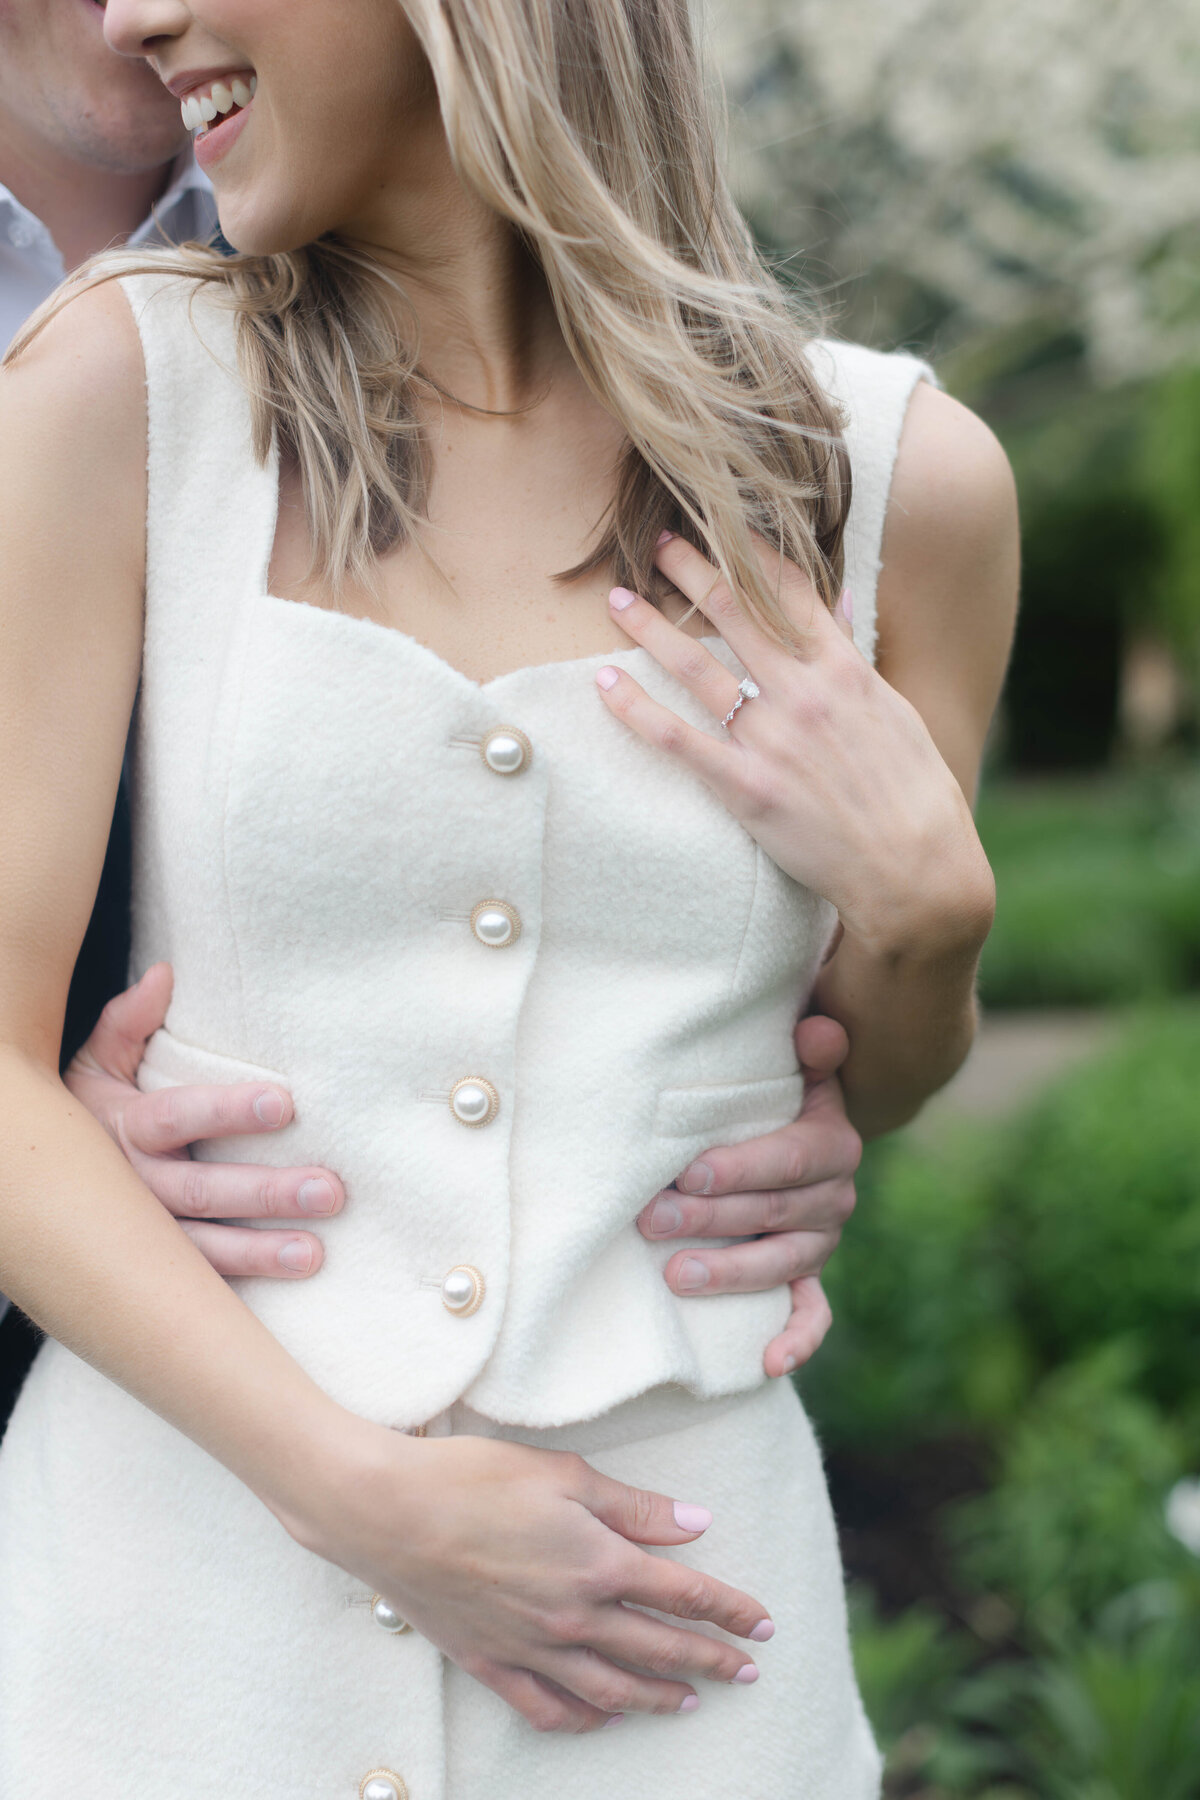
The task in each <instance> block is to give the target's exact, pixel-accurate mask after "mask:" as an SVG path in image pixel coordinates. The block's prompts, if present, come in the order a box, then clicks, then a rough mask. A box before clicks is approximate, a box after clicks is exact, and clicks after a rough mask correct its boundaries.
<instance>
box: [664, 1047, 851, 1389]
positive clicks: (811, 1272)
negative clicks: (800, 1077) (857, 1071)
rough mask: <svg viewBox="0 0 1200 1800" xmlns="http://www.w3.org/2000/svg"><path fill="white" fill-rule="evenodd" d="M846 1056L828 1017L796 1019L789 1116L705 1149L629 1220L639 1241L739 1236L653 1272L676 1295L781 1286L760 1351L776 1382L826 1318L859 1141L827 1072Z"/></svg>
mask: <svg viewBox="0 0 1200 1800" xmlns="http://www.w3.org/2000/svg"><path fill="white" fill-rule="evenodd" d="M849 1049H850V1043H849V1039H848V1038H847V1036H846V1033H845V1032H844V1031H843V1029H842V1027H841V1026H840V1025H839V1024H838V1023H837V1022H836V1020H834V1019H825V1018H818V1017H813V1018H809V1019H801V1021H800V1023H799V1024H798V1025H797V1027H796V1055H797V1057H798V1058H799V1061H800V1067H801V1069H802V1070H803V1071H804V1083H805V1089H804V1106H803V1108H802V1109H801V1113H800V1117H799V1118H798V1119H797V1120H796V1121H795V1123H794V1124H792V1125H785V1126H784V1127H783V1129H782V1130H781V1131H773V1132H772V1133H771V1134H770V1136H769V1137H761V1138H754V1139H752V1140H751V1142H750V1143H748V1144H738V1145H737V1146H736V1147H732V1148H728V1147H727V1148H725V1149H715V1150H706V1151H705V1152H704V1154H703V1156H701V1157H699V1158H697V1160H696V1161H695V1162H694V1163H692V1164H691V1165H690V1166H689V1167H688V1168H687V1169H685V1170H684V1172H683V1173H682V1175H680V1176H679V1178H678V1180H677V1181H676V1183H675V1186H674V1187H673V1188H667V1189H665V1190H664V1191H663V1192H662V1193H661V1194H656V1195H655V1197H654V1199H653V1200H652V1201H651V1202H650V1204H649V1206H647V1207H645V1208H644V1209H643V1211H642V1213H641V1214H640V1216H639V1218H638V1229H639V1230H640V1231H641V1233H642V1235H643V1237H648V1238H653V1239H654V1240H655V1241H656V1242H661V1241H662V1240H663V1239H666V1238H673V1237H693V1238H694V1237H748V1236H751V1235H752V1234H755V1233H761V1234H762V1235H760V1236H757V1237H755V1239H754V1241H753V1242H752V1243H747V1244H730V1245H727V1246H726V1247H725V1248H723V1249H719V1250H709V1251H705V1252H704V1253H703V1254H700V1253H699V1252H697V1251H695V1250H681V1251H680V1252H679V1254H678V1255H676V1256H673V1257H672V1258H671V1260H670V1262H669V1263H668V1264H667V1266H666V1268H665V1269H664V1271H663V1274H664V1276H665V1278H666V1280H667V1283H668V1285H669V1286H670V1287H672V1288H673V1289H674V1290H675V1292H676V1293H677V1294H681V1295H685V1296H689V1297H690V1296H691V1295H705V1294H745V1293H756V1292H758V1291H759V1290H761V1289H763V1288H773V1287H779V1286H781V1285H782V1283H783V1282H785V1281H786V1282H788V1283H790V1285H791V1290H792V1307H793V1310H792V1316H791V1318H790V1319H789V1320H788V1323H787V1326H786V1327H785V1329H784V1330H783V1331H782V1332H781V1333H780V1334H779V1336H778V1337H777V1338H774V1339H773V1340H772V1342H771V1343H770V1344H768V1346H767V1350H766V1354H765V1356H764V1357H763V1367H764V1368H765V1369H766V1372H767V1374H768V1375H787V1374H789V1373H790V1372H791V1370H793V1369H796V1368H798V1367H799V1366H800V1364H801V1363H803V1362H807V1361H808V1359H809V1357H810V1356H812V1355H813V1353H814V1352H815V1351H816V1350H817V1349H818V1348H819V1347H820V1345H821V1342H822V1340H823V1338H824V1336H825V1333H826V1332H827V1331H828V1330H829V1327H830V1325H831V1324H832V1322H833V1315H832V1314H831V1313H830V1310H829V1303H828V1301H827V1300H826V1298H825V1294H824V1292H823V1290H822V1287H821V1282H820V1273H821V1270H822V1269H823V1268H824V1266H825V1264H826V1263H827V1262H828V1261H829V1258H830V1257H831V1256H832V1255H833V1252H834V1251H835V1250H836V1249H837V1246H838V1240H839V1238H840V1237H841V1235H842V1226H843V1225H844V1224H845V1223H846V1220H847V1219H848V1218H849V1217H850V1214H851V1213H852V1212H853V1211H854V1174H855V1171H856V1170H857V1168H858V1165H859V1161H860V1160H861V1157H862V1139H861V1138H860V1137H859V1135H858V1133H857V1132H856V1131H855V1129H854V1127H853V1125H851V1124H850V1122H849V1120H848V1119H847V1117H846V1109H845V1106H844V1105H843V1103H842V1090H841V1084H840V1082H839V1081H838V1079H837V1071H838V1070H839V1069H840V1068H841V1066H842V1064H843V1062H844V1061H845V1060H846V1056H847V1054H848V1052H849Z"/></svg>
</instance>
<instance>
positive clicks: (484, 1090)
mask: <svg viewBox="0 0 1200 1800" xmlns="http://www.w3.org/2000/svg"><path fill="white" fill-rule="evenodd" d="M450 1111H451V1112H452V1113H453V1114H454V1116H455V1118H456V1119H457V1120H458V1122H459V1124H460V1125H470V1126H472V1127H473V1128H476V1129H477V1128H478V1127H479V1126H480V1125H490V1124H491V1122H492V1120H493V1119H494V1118H495V1116H496V1114H497V1113H498V1112H499V1111H500V1096H499V1094H498V1093H497V1092H496V1090H495V1088H494V1087H493V1086H492V1084H491V1082H490V1081H485V1079H484V1077H483V1076H482V1075H464V1076H463V1078H462V1080H461V1081H456V1082H455V1084H454V1086H453V1087H452V1088H451V1089H450Z"/></svg>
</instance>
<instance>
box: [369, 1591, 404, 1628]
mask: <svg viewBox="0 0 1200 1800" xmlns="http://www.w3.org/2000/svg"><path fill="white" fill-rule="evenodd" d="M371 1617H372V1618H373V1619H374V1621H375V1623H376V1624H377V1625H378V1627H379V1629H380V1631H386V1632H388V1633H390V1635H391V1636H392V1637H399V1636H400V1633H401V1632H402V1631H411V1630H412V1626H411V1625H410V1624H409V1622H408V1620H407V1619H402V1618H401V1617H400V1614H399V1613H398V1612H397V1611H396V1609H395V1607H394V1606H393V1605H392V1603H391V1601H390V1600H385V1599H384V1597H383V1595H382V1594H372V1595H371Z"/></svg>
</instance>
